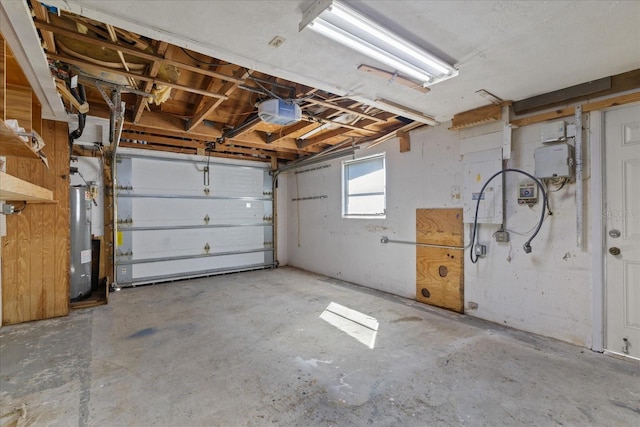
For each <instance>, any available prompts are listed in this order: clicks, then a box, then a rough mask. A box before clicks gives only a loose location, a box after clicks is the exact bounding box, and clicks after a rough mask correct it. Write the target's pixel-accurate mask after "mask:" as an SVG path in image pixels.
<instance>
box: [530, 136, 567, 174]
mask: <svg viewBox="0 0 640 427" xmlns="http://www.w3.org/2000/svg"><path fill="white" fill-rule="evenodd" d="M534 156H535V161H536V170H535V177H536V178H540V179H544V178H570V177H571V176H572V175H573V146H571V145H569V144H567V143H561V144H553V145H545V146H544V147H540V148H537V149H536V151H535V154H534Z"/></svg>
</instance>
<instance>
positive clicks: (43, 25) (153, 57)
mask: <svg viewBox="0 0 640 427" xmlns="http://www.w3.org/2000/svg"><path fill="white" fill-rule="evenodd" d="M34 24H35V26H36V28H38V29H40V30H46V31H51V32H53V33H54V34H60V35H63V36H68V37H73V38H75V39H76V40H79V41H83V42H86V43H89V44H93V45H96V46H99V47H103V48H107V49H111V50H114V51H118V50H120V51H121V52H122V53H126V54H128V55H131V56H135V57H137V58H140V59H145V60H147V61H150V62H153V61H160V62H161V63H164V64H170V65H174V66H176V67H178V68H181V69H184V70H188V71H192V72H194V73H198V74H203V75H205V76H210V77H215V78H219V79H221V80H225V81H232V82H235V83H238V84H242V83H244V81H243V80H240V79H238V78H235V77H233V76H228V75H225V74H222V73H216V72H215V71H209V70H203V69H202V68H198V67H195V66H193V65H189V64H185V63H182V62H179V61H174V60H172V59H164V58H163V57H162V56H160V55H157V54H153V53H148V52H144V51H141V50H138V49H135V48H132V47H129V46H126V45H124V44H122V43H115V42H110V41H108V40H99V39H96V38H93V37H91V36H87V35H84V34H80V33H78V32H77V31H73V30H69V29H66V28H62V27H58V26H56V25H52V24H49V23H47V22H44V21H42V20H39V19H35V20H34ZM195 93H197V92H195Z"/></svg>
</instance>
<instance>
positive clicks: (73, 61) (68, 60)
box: [47, 53, 229, 100]
mask: <svg viewBox="0 0 640 427" xmlns="http://www.w3.org/2000/svg"><path fill="white" fill-rule="evenodd" d="M47 57H49V58H51V59H54V60H57V61H62V62H66V63H68V64H73V65H79V66H90V67H94V68H102V67H100V66H97V65H96V64H92V63H90V62H87V61H83V60H81V59H76V58H71V57H69V56H66V55H60V54H57V53H47ZM102 69H104V70H105V71H108V72H109V73H113V74H120V75H122V76H125V77H132V78H134V79H136V80H142V81H146V82H152V83H160V84H163V85H165V86H169V87H172V88H174V89H177V90H182V91H184V92H190V93H199V94H201V95H204V96H208V97H211V98H218V99H222V100H226V99H228V98H229V97H228V96H225V95H222V94H219V93H214V92H207V91H204V90H201V89H196V88H192V87H189V86H185V85H181V84H178V83H172V82H169V81H166V80H162V79H158V78H153V77H149V76H145V75H142V74H136V73H131V72H128V71H124V70H119V69H115V68H102Z"/></svg>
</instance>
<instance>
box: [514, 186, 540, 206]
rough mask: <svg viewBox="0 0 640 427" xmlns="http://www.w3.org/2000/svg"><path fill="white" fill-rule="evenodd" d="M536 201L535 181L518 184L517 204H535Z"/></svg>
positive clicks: (536, 189)
mask: <svg viewBox="0 0 640 427" xmlns="http://www.w3.org/2000/svg"><path fill="white" fill-rule="evenodd" d="M536 203H538V185H537V184H536V183H535V182H530V181H529V182H521V183H520V184H518V204H520V205H535V204H536Z"/></svg>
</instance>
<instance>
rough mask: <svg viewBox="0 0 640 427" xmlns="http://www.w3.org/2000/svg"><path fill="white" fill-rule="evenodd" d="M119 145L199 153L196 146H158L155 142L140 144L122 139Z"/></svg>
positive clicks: (170, 151) (142, 148)
mask: <svg viewBox="0 0 640 427" xmlns="http://www.w3.org/2000/svg"><path fill="white" fill-rule="evenodd" d="M118 146H119V147H122V148H138V149H141V150H154V151H167V152H169V153H182V154H196V153H197V151H196V149H195V148H189V147H183V148H181V147H166V146H156V145H153V144H139V143H135V142H126V141H120V144H118Z"/></svg>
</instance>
